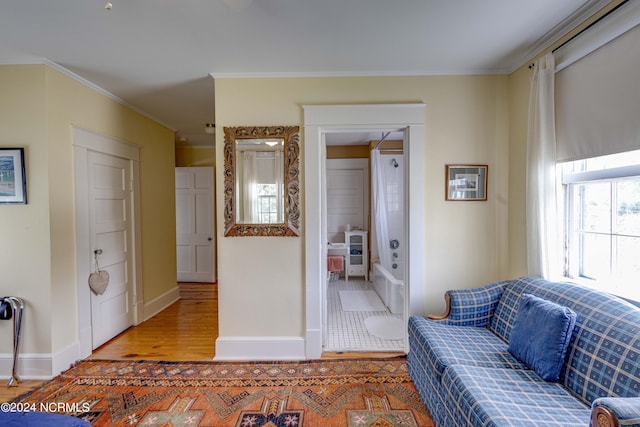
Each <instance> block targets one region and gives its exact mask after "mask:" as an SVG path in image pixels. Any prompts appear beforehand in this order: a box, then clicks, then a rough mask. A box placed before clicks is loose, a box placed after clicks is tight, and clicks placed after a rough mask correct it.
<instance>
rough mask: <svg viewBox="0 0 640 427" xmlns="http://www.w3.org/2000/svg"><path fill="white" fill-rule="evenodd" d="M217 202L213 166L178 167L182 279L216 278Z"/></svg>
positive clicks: (210, 280) (179, 274)
mask: <svg viewBox="0 0 640 427" xmlns="http://www.w3.org/2000/svg"><path fill="white" fill-rule="evenodd" d="M214 203H215V202H214V197H213V168H212V167H176V260H177V269H178V271H177V277H178V282H183V283H186V282H196V283H214V282H215V281H216V270H215V258H216V254H215V242H214V241H213V237H214V212H215V209H214Z"/></svg>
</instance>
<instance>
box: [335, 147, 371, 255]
mask: <svg viewBox="0 0 640 427" xmlns="http://www.w3.org/2000/svg"><path fill="white" fill-rule="evenodd" d="M326 165H327V172H326V180H327V181H326V186H327V187H326V188H327V240H328V241H329V242H333V243H335V242H344V232H345V231H347V230H345V226H346V225H347V224H349V225H351V227H360V228H361V229H362V230H366V229H367V227H368V221H367V218H368V216H367V214H368V212H369V164H368V160H367V159H329V160H327V163H326Z"/></svg>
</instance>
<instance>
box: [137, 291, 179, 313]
mask: <svg viewBox="0 0 640 427" xmlns="http://www.w3.org/2000/svg"><path fill="white" fill-rule="evenodd" d="M179 299H180V288H179V287H178V286H176V287H175V288H172V289H171V290H169V291H168V292H165V293H164V294H162V295H160V296H159V297H156V298H154V299H152V300H151V301H149V302H148V303H146V304H145V305H144V308H143V319H144V320H145V321H146V320H149V319H151V318H152V317H153V316H155V315H156V314H158V313H160V312H161V311H162V310H164V309H165V308H167V307H169V306H170V305H171V304H173V303H174V302H176V301H178V300H179Z"/></svg>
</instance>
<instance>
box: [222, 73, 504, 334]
mask: <svg viewBox="0 0 640 427" xmlns="http://www.w3.org/2000/svg"><path fill="white" fill-rule="evenodd" d="M215 84H216V125H217V126H216V130H217V139H218V141H220V140H222V138H223V127H224V126H246V125H299V126H301V130H302V126H303V112H302V108H301V106H302V105H305V104H363V103H410V102H423V103H425V104H426V116H425V133H426V139H425V144H426V150H425V153H426V156H425V158H424V160H423V162H424V166H425V168H426V171H427V173H426V175H427V182H426V183H425V192H424V197H425V200H426V206H427V217H426V218H425V222H426V235H425V236H423V238H424V239H425V241H426V247H427V251H426V253H425V254H423V256H424V262H425V266H426V267H425V270H426V272H427V273H426V277H425V278H424V281H423V283H424V286H425V288H426V290H427V292H426V294H427V296H428V300H427V301H424V303H425V307H426V309H427V311H432V310H441V309H442V308H443V302H442V298H443V293H444V291H445V290H446V289H450V288H464V287H471V286H477V285H479V284H483V283H487V282H490V281H492V280H497V279H502V278H504V277H505V276H506V275H507V272H508V265H507V264H508V263H507V259H508V246H507V245H508V241H507V239H508V237H507V224H508V220H507V203H508V181H507V178H508V166H507V161H508V158H507V156H508V138H509V124H508V120H509V113H508V103H509V97H508V77H507V76H443V77H365V78H286V79H276V78H274V79H216V83H215ZM301 151H302V152H303V155H302V158H304V141H301ZM216 161H217V163H218V164H222V162H223V154H222V149H221V144H219V146H218V149H217V151H216ZM447 163H481V164H488V165H489V200H488V201H487V202H445V201H444V168H445V164H447ZM221 169H222V168H218V172H217V173H216V176H217V182H218V187H217V190H218V192H217V193H218V198H217V206H218V210H217V213H218V224H217V226H218V230H220V231H219V233H218V239H219V240H218V248H219V259H218V266H219V283H220V285H219V286H220V287H219V292H220V302H221V304H220V315H219V324H220V335H221V336H225V337H231V336H302V335H303V334H304V325H305V313H304V308H303V307H304V305H305V295H304V287H305V283H304V272H305V256H304V238H305V237H304V235H303V236H301V237H299V238H238V237H234V238H226V237H224V236H223V235H222V230H224V227H223V222H222V207H223V199H222V194H223V193H222V187H221V186H222V182H223V180H222V176H221ZM302 169H303V171H304V163H303V164H302ZM305 197H317V195H309V194H306V193H305V191H304V180H303V182H302V198H303V202H304V198H305ZM303 206H304V204H303ZM302 223H303V224H304V213H303V218H302Z"/></svg>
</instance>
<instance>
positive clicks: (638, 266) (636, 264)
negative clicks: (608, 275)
mask: <svg viewBox="0 0 640 427" xmlns="http://www.w3.org/2000/svg"><path fill="white" fill-rule="evenodd" d="M617 240H618V246H617V250H618V263H617V267H616V282H617V284H616V285H617V287H618V288H619V293H620V295H622V296H626V297H628V298H632V299H634V300H636V301H640V256H639V254H640V237H618V239H617Z"/></svg>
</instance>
